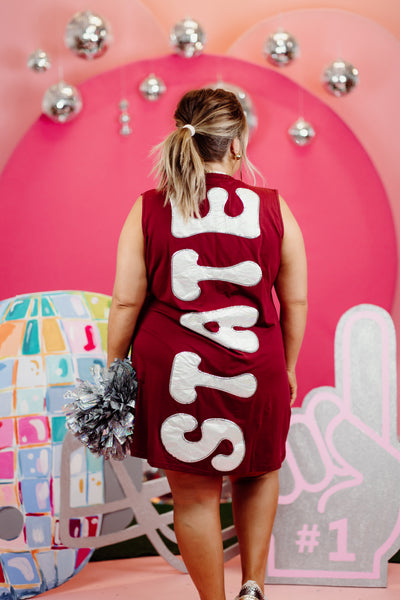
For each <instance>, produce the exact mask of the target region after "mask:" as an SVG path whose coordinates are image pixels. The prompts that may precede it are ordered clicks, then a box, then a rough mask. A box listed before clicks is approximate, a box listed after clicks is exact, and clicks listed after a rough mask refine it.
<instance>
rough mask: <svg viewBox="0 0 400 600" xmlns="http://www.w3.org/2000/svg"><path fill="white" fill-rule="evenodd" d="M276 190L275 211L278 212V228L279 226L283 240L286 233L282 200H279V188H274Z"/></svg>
mask: <svg viewBox="0 0 400 600" xmlns="http://www.w3.org/2000/svg"><path fill="white" fill-rule="evenodd" d="M274 192H275V205H276V208H275V212H276V217H277V228H278V232H279V235H280V236H281V240H283V235H284V233H285V227H284V225H283V217H282V211H281V201H280V200H279V192H278V190H274Z"/></svg>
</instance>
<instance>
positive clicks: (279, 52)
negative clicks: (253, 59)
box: [264, 30, 299, 67]
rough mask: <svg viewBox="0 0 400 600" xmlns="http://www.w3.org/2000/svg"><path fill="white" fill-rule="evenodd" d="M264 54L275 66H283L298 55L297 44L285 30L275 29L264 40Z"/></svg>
mask: <svg viewBox="0 0 400 600" xmlns="http://www.w3.org/2000/svg"><path fill="white" fill-rule="evenodd" d="M264 55H265V57H266V59H267V60H268V61H269V62H270V63H271V64H273V65H275V66H276V67H285V66H286V65H288V64H290V63H291V62H292V60H294V59H295V58H297V57H298V56H299V46H298V43H297V41H296V39H295V38H294V37H293V36H292V35H291V34H290V33H288V32H287V31H282V30H280V31H276V32H275V33H273V34H271V35H270V36H269V37H268V38H267V39H266V41H265V44H264Z"/></svg>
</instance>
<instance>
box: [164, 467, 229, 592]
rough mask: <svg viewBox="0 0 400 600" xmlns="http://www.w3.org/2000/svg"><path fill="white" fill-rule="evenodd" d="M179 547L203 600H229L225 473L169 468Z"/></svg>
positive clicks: (168, 474)
mask: <svg viewBox="0 0 400 600" xmlns="http://www.w3.org/2000/svg"><path fill="white" fill-rule="evenodd" d="M165 473H166V475H167V478H168V482H169V485H170V487H171V492H172V496H173V499H174V529H175V534H176V537H177V540H178V545H179V550H180V552H181V555H182V558H183V560H184V562H185V565H186V567H187V570H188V571H189V575H190V576H191V578H192V580H193V583H194V584H195V586H196V588H197V591H198V592H199V595H200V598H201V600H225V590H224V557H223V546H222V536H221V520H220V513H219V504H220V498H221V486H222V477H220V476H208V475H193V474H189V473H181V472H179V471H166V472H165Z"/></svg>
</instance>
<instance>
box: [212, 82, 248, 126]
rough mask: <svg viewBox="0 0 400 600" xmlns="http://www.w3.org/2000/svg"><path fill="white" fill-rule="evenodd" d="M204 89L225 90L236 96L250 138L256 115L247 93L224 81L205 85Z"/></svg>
mask: <svg viewBox="0 0 400 600" xmlns="http://www.w3.org/2000/svg"><path fill="white" fill-rule="evenodd" d="M205 87H206V88H211V89H212V90H217V89H222V90H226V91H227V92H233V93H234V94H236V96H237V98H238V100H239V102H240V104H241V105H242V108H243V112H244V114H245V117H246V119H247V125H248V128H249V137H250V135H251V134H252V133H253V131H254V130H255V129H256V127H257V123H258V119H257V114H256V112H255V109H254V105H253V102H252V100H251V98H250V96H249V95H248V93H247V92H245V91H244V90H243V89H242V88H240V87H238V86H237V85H234V84H232V83H226V82H225V81H218V82H217V83H211V84H210V85H206V86H205Z"/></svg>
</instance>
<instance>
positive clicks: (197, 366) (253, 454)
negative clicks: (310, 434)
mask: <svg viewBox="0 0 400 600" xmlns="http://www.w3.org/2000/svg"><path fill="white" fill-rule="evenodd" d="M206 184H207V197H206V199H205V200H204V202H203V203H202V205H201V210H200V213H201V218H192V219H189V220H188V221H185V220H184V219H183V218H182V217H181V215H180V213H179V212H178V211H177V209H176V208H175V207H174V206H173V205H172V206H171V204H170V203H168V204H167V205H165V206H164V200H165V196H164V194H163V193H161V192H157V191H155V190H150V191H147V192H145V193H144V194H143V217H142V227H143V233H144V239H145V261H146V266H147V273H148V291H149V294H148V300H147V301H146V304H145V306H144V308H143V310H142V313H141V316H140V319H139V322H138V326H137V330H136V334H135V337H134V341H133V363H134V366H135V368H136V371H137V375H138V381H139V393H138V398H137V404H136V419H135V431H134V435H133V441H132V454H133V455H134V456H138V457H142V458H146V459H147V460H148V462H149V463H150V464H151V465H152V466H154V467H158V468H165V469H172V470H177V471H183V472H191V473H197V474H207V475H210V474H214V475H217V474H220V475H227V474H234V475H250V474H255V473H261V472H267V471H273V470H275V469H278V468H279V467H280V466H281V463H282V461H283V459H284V457H285V442H286V437H287V433H288V428H289V420H290V392H289V383H288V378H287V374H286V365H285V357H284V347H283V341H282V333H281V328H280V325H279V318H278V315H277V312H276V309H275V306H274V303H273V299H272V287H273V285H274V281H275V279H276V276H277V274H278V270H279V265H280V250H281V242H282V236H283V223H282V217H281V213H280V206H279V198H278V193H277V191H276V190H272V189H267V188H256V187H253V186H250V185H247V184H244V183H243V182H241V181H238V180H237V179H235V178H233V177H231V176H229V175H225V174H219V173H209V174H207V179H206Z"/></svg>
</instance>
